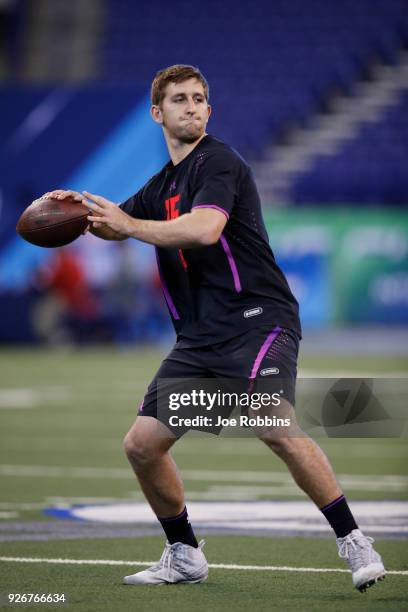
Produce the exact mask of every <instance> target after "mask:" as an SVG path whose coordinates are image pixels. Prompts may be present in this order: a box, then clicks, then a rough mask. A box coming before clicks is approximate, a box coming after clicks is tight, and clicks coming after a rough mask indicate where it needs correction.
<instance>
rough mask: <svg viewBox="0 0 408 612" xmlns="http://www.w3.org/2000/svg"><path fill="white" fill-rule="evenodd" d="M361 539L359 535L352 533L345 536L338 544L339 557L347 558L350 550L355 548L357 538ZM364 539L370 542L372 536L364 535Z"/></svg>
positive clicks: (357, 541)
mask: <svg viewBox="0 0 408 612" xmlns="http://www.w3.org/2000/svg"><path fill="white" fill-rule="evenodd" d="M361 539H362V538H361V537H360V538H359V537H356V536H353V535H348V536H346V537H345V538H344V540H343V541H342V542H341V544H340V546H339V557H340V559H349V558H350V554H351V553H352V551H355V550H357V544H358V543H359V540H361ZM364 540H365V541H366V542H369V543H370V544H372V543H373V542H374V539H373V538H369V537H365V536H364ZM360 548H362V546H360Z"/></svg>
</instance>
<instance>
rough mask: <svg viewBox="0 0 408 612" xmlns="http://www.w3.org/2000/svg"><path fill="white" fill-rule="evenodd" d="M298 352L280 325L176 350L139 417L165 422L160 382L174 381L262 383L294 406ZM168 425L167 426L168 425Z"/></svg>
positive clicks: (151, 387)
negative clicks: (159, 406) (237, 380)
mask: <svg viewBox="0 0 408 612" xmlns="http://www.w3.org/2000/svg"><path fill="white" fill-rule="evenodd" d="M298 350H299V338H298V336H297V334H296V333H295V332H293V331H291V330H286V329H282V328H281V327H279V326H273V327H272V328H270V327H260V328H255V329H252V330H249V331H246V332H245V333H243V334H242V335H240V336H236V337H234V338H231V339H229V340H225V341H224V342H219V343H217V344H213V345H211V346H201V347H195V348H177V347H174V348H173V349H172V351H171V352H170V353H169V355H168V356H167V357H166V358H165V359H164V361H163V362H162V364H161V366H160V368H159V370H158V371H157V373H156V375H155V377H154V378H153V380H152V382H151V383H150V385H149V387H148V390H147V393H146V395H145V397H144V399H143V402H142V403H141V406H140V408H139V415H141V416H151V417H154V418H159V420H162V419H161V418H160V413H161V411H159V417H158V409H157V395H158V381H159V380H164V379H172V378H177V379H190V380H191V379H194V380H196V379H208V378H217V379H234V378H235V379H239V380H246V381H248V383H249V384H250V385H254V384H261V382H262V383H264V384H266V385H267V388H268V389H269V390H272V391H273V390H274V388H275V387H276V390H279V392H280V393H282V392H283V397H284V398H285V399H286V400H287V401H288V402H289V403H290V404H291V405H292V406H294V405H295V387H296V375H297V356H298ZM258 381H259V383H258ZM165 424H166V426H167V427H168V422H166V423H165ZM191 429H194V428H193V427H192V428H191Z"/></svg>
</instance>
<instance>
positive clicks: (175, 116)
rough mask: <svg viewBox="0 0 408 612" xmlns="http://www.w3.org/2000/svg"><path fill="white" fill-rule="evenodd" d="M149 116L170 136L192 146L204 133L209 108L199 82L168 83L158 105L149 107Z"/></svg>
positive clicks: (190, 80) (193, 80) (191, 80)
mask: <svg viewBox="0 0 408 612" xmlns="http://www.w3.org/2000/svg"><path fill="white" fill-rule="evenodd" d="M151 113H152V117H153V119H154V120H155V121H156V122H157V123H160V124H161V125H162V126H163V128H164V129H165V130H166V131H167V133H168V134H169V136H170V137H172V138H177V139H178V140H180V141H181V142H185V143H193V142H195V141H196V140H198V139H199V138H200V137H201V136H202V135H203V134H204V132H205V128H206V125H207V121H208V118H209V116H210V114H211V107H210V105H209V104H208V103H207V100H206V97H205V94H204V88H203V86H202V83H200V81H198V80H197V79H188V80H187V81H183V82H182V83H169V84H168V85H167V87H166V90H165V96H164V99H163V101H162V103H161V105H160V106H152V109H151Z"/></svg>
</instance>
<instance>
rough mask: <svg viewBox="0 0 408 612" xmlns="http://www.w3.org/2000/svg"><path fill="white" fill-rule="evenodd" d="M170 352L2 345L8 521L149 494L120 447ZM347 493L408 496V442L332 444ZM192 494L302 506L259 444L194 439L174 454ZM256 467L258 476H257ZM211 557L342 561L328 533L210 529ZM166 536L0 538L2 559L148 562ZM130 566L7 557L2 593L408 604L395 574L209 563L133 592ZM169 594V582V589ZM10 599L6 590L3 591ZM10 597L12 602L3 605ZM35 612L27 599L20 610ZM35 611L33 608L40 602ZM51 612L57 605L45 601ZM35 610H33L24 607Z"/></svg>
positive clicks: (139, 603)
mask: <svg viewBox="0 0 408 612" xmlns="http://www.w3.org/2000/svg"><path fill="white" fill-rule="evenodd" d="M160 356H161V355H160V354H159V353H158V352H156V351H150V350H146V351H138V352H118V351H117V350H115V349H114V348H106V349H103V350H102V349H98V350H96V349H95V350H87V351H71V352H49V351H41V350H38V351H20V350H15V349H11V350H6V349H3V350H2V351H1V352H0V441H1V445H0V521H1V522H0V527H2V529H3V531H2V533H5V532H7V524H9V525H11V524H15V523H16V522H18V523H20V522H21V523H22V524H23V523H25V522H26V523H28V522H30V521H48V522H50V521H54V522H58V521H57V519H53V518H47V517H46V516H45V515H43V513H42V509H43V508H44V507H47V506H59V507H63V506H64V505H67V504H71V503H86V502H90V503H92V502H93V503H97V502H103V501H106V502H107V501H120V500H124V501H130V500H142V496H141V494H140V493H139V492H138V491H137V488H136V486H135V484H134V480H133V478H132V474H131V472H130V469H129V467H128V465H127V461H126V459H125V457H124V455H123V452H122V448H121V439H122V437H123V435H124V433H125V432H126V430H127V428H128V426H129V425H130V424H131V422H132V421H133V419H134V416H135V413H136V410H137V407H138V404H139V402H140V400H141V398H142V396H143V393H144V389H145V386H146V383H147V382H148V381H149V379H150V378H151V376H152V374H153V373H154V371H155V369H156V367H157V365H158V363H159V360H160ZM407 366H408V360H406V359H401V358H387V359H385V358H384V359H379V358H364V359H363V358H361V359H350V358H347V359H345V358H339V357H333V358H325V359H324V360H319V359H317V358H309V359H307V358H306V357H305V358H303V360H302V361H301V368H302V369H303V370H305V369H306V370H307V369H310V370H313V371H316V370H322V372H323V371H331V372H333V371H336V370H341V371H342V372H344V371H347V372H353V371H358V372H367V374H369V375H372V374H378V375H381V374H383V375H384V376H386V375H387V374H392V373H393V372H404V371H405V372H406V371H408V367H407ZM319 442H320V443H321V445H322V447H323V448H324V449H325V450H326V451H327V453H328V455H329V457H330V459H331V461H332V463H333V465H334V467H335V469H336V472H337V473H338V475H339V478H340V480H341V481H342V482H343V486H344V488H345V490H346V494H347V496H348V498H349V499H351V500H353V499H355V500H375V499H380V500H385V499H386V500H402V499H407V483H408V478H407V468H406V465H407V459H408V451H407V444H406V438H404V437H400V438H391V439H387V438H379V439H364V440H356V439H335V438H331V439H327V438H326V439H322V440H319ZM174 456H175V457H176V460H177V463H178V465H179V467H180V468H181V470H182V472H183V475H184V479H185V484H186V489H187V500H238V499H248V500H256V499H277V500H290V499H293V500H303V499H304V496H303V494H302V493H301V492H300V491H298V490H297V488H296V487H295V486H294V485H293V484H292V483H291V481H290V479H289V477H288V478H287V479H286V478H285V476H284V475H285V474H286V468H285V466H284V465H282V464H281V463H280V462H279V460H278V459H277V458H275V457H274V456H273V455H272V454H271V453H270V451H268V449H266V447H264V446H262V445H261V444H260V443H259V442H258V441H256V440H254V439H244V438H241V439H240V438H238V439H232V438H221V439H218V438H214V437H207V438H204V437H202V438H196V437H186V438H185V439H183V440H182V441H180V442H179V443H178V444H177V445H176V448H175V451H174ZM254 475H256V477H255V476H254ZM206 541H207V546H206V554H207V557H208V560H209V563H211V564H224V565H226V566H228V565H234V564H236V565H245V566H248V565H253V566H276V567H278V568H282V566H290V567H292V568H293V567H296V568H300V567H304V568H312V569H313V568H314V569H319V568H344V566H343V564H342V562H341V560H340V559H338V558H337V554H336V547H335V544H334V542H333V540H331V539H313V538H306V539H302V538H269V537H255V536H245V537H243V536H238V535H229V536H225V535H210V536H208V537H206ZM161 549H162V538H159V537H142V538H135V539H131V540H129V539H125V538H106V539H86V540H85V539H84V540H82V539H73V540H65V539H61V540H53V539H49V540H47V541H33V540H32V539H31V540H25V539H24V534H23V531H22V532H21V539H20V540H19V541H1V540H0V557H13V558H15V559H16V558H26V557H30V558H32V557H35V558H37V559H57V558H62V559H65V560H74V561H81V560H98V559H99V560H109V561H112V562H113V561H118V560H122V561H123V562H127V561H135V562H146V561H150V560H154V559H157V558H158V557H159V556H160V554H161ZM378 550H379V551H380V552H381V553H383V554H384V556H385V558H386V564H387V566H388V569H392V570H394V571H407V570H408V550H407V545H406V540H405V541H403V540H401V541H399V540H396V539H392V540H391V539H390V540H380V541H378ZM137 569H138V568H137V567H135V566H133V567H132V565H125V564H124V565H123V566H122V565H114V564H113V565H108V564H86V565H74V564H70V563H66V564H56V563H45V562H39V563H28V562H24V563H23V562H17V561H16V560H14V561H7V562H6V561H2V562H1V563H0V593H2V594H4V593H7V592H33V591H34V592H47V593H48V592H52V593H57V592H59V593H61V592H64V593H66V595H67V598H68V601H69V605H70V607H72V609H74V610H78V611H80V610H90V611H91V610H95V611H98V612H99V611H103V612H104V611H106V612H108V611H111V610H115V609H116V610H134V609H140V610H159V611H161V610H207V609H214V610H224V609H227V608H235V609H237V610H244V609H248V608H249V607H250V606H252V607H253V608H254V609H255V610H267V609H268V610H271V609H272V610H281V609H284V608H286V609H288V610H294V609H301V610H322V609H326V608H328V609H333V610H343V609H344V608H345V606H347V607H348V608H349V609H351V610H403V609H408V606H407V592H408V575H399V574H396V575H390V576H389V577H387V580H386V581H385V582H383V583H381V584H380V585H377V586H376V587H375V588H374V589H371V590H369V591H368V592H367V593H366V594H365V595H361V594H359V593H357V591H356V592H354V591H353V589H352V587H351V580H350V576H349V575H348V574H345V573H336V572H334V573H318V572H312V571H304V572H291V571H287V570H286V571H282V570H281V569H277V570H273V569H262V568H261V569H233V568H229V567H225V568H215V569H212V570H211V574H210V578H209V580H208V582H207V583H205V584H203V585H197V586H193V585H187V586H181V585H180V586H176V587H162V588H154V587H142V588H141V589H140V588H138V587H126V586H122V585H121V584H120V579H121V576H122V575H123V574H125V573H130V572H131V571H132V572H133V571H136V570H137ZM169 589H171V590H169ZM0 601H2V600H1V598H0ZM3 601H4V599H3ZM14 607H18V608H22V607H23V608H24V606H22V605H21V604H19V605H18V606H17V605H16V606H14ZM30 607H32V606H30ZM41 607H42V608H43V609H47V610H51V609H59V606H54V607H53V606H52V605H51V604H49V605H43V606H37V609H39V608H41ZM27 608H28V607H27Z"/></svg>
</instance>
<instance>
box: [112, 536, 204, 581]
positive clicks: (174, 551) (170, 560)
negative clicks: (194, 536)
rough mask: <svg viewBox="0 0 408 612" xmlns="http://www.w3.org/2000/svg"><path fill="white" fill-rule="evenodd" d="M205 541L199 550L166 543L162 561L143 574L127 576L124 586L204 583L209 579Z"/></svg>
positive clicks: (180, 544) (185, 545) (183, 545)
mask: <svg viewBox="0 0 408 612" xmlns="http://www.w3.org/2000/svg"><path fill="white" fill-rule="evenodd" d="M204 544H205V542H204V540H201V542H200V543H199V545H198V548H194V546H189V545H188V544H182V543H181V542H176V543H175V544H169V543H168V542H166V546H165V549H164V551H163V554H162V556H161V558H160V561H159V562H158V563H156V565H153V566H152V567H149V568H148V569H146V570H143V571H142V572H137V574H132V575H131V576H125V577H124V578H123V583H124V584H165V583H171V584H175V583H176V582H189V583H191V584H193V583H196V582H204V580H206V579H207V577H208V563H207V559H206V558H205V557H204V553H203V551H202V548H203V546H204Z"/></svg>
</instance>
